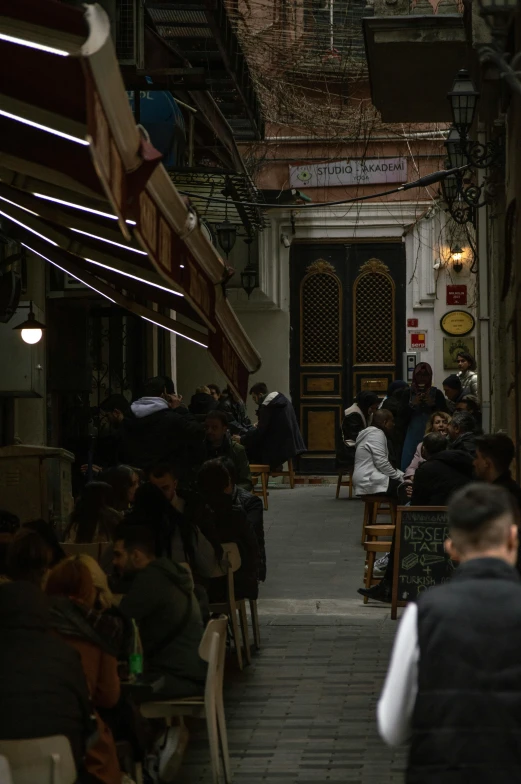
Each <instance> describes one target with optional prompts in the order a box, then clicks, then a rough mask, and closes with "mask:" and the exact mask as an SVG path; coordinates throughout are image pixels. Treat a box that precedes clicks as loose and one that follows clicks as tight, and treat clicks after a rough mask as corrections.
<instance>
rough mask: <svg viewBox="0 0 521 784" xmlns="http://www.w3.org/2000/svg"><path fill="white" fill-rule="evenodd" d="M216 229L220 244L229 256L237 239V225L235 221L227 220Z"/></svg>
mask: <svg viewBox="0 0 521 784" xmlns="http://www.w3.org/2000/svg"><path fill="white" fill-rule="evenodd" d="M216 229H217V239H218V240H219V245H220V246H221V248H222V249H223V251H224V252H225V253H226V255H227V256H228V254H229V253H231V251H232V249H233V246H234V245H235V240H236V239H237V227H236V226H235V225H234V224H233V223H230V221H225V222H224V223H219V224H218V225H217V227H216Z"/></svg>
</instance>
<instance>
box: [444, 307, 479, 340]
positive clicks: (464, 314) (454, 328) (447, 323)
mask: <svg viewBox="0 0 521 784" xmlns="http://www.w3.org/2000/svg"><path fill="white" fill-rule="evenodd" d="M440 324H441V328H442V330H443V331H444V332H445V334H446V335H453V336H459V337H462V336H463V335H468V334H469V332H472V330H473V329H474V327H475V326H476V321H475V319H474V316H473V315H472V313H469V312H468V311H466V310H449V312H448V313H445V315H444V316H443V318H442V319H441V321H440Z"/></svg>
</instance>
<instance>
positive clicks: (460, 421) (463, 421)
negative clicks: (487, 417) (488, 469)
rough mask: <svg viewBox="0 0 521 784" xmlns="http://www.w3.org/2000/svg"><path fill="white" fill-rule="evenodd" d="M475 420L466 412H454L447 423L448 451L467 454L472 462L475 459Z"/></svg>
mask: <svg viewBox="0 0 521 784" xmlns="http://www.w3.org/2000/svg"><path fill="white" fill-rule="evenodd" d="M476 429H477V425H476V420H475V419H474V417H473V416H472V414H469V413H468V411H456V413H455V414H454V416H453V417H452V419H451V421H450V422H449V427H448V434H449V442H450V443H449V447H448V448H449V449H458V450H462V451H463V452H467V454H469V455H470V456H471V458H472V459H473V460H474V458H475V457H476V438H477V433H476Z"/></svg>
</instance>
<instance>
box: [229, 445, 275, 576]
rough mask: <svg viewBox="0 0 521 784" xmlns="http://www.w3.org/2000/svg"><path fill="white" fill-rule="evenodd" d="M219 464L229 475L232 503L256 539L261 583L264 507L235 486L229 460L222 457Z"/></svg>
mask: <svg viewBox="0 0 521 784" xmlns="http://www.w3.org/2000/svg"><path fill="white" fill-rule="evenodd" d="M221 463H222V464H223V466H224V467H225V468H226V470H227V471H228V473H229V474H230V479H231V481H232V503H233V504H234V505H235V506H240V507H241V509H242V510H243V511H244V513H245V515H246V519H247V521H248V523H249V524H250V526H251V529H252V531H253V532H254V534H255V537H256V539H257V545H258V548H259V581H260V582H261V583H263V582H264V581H265V580H266V547H265V538H264V505H263V503H262V500H261V499H260V498H259V496H258V495H254V493H249V492H248V491H247V490H243V489H242V488H241V487H239V486H238V485H237V484H236V476H235V466H234V464H233V462H232V461H231V460H230V459H229V458H227V457H222V458H221Z"/></svg>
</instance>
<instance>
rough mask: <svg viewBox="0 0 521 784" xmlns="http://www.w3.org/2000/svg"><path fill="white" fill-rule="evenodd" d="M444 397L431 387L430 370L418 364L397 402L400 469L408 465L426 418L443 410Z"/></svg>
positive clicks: (445, 406)
mask: <svg viewBox="0 0 521 784" xmlns="http://www.w3.org/2000/svg"><path fill="white" fill-rule="evenodd" d="M446 410H447V405H446V402H445V396H444V394H443V392H442V391H441V390H440V389H437V388H436V387H433V386H432V368H431V366H430V365H429V364H428V363H427V362H420V363H419V364H418V365H416V367H415V368H414V373H413V378H412V384H411V388H410V390H409V391H408V392H407V390H406V391H405V392H404V394H403V395H402V397H401V399H400V412H399V414H398V417H397V418H398V426H399V428H400V429H401V430H402V432H403V433H405V441H404V444H403V451H402V470H403V471H405V469H406V468H408V466H409V465H410V463H411V460H412V459H413V457H414V453H415V451H416V448H417V446H418V444H419V443H420V441H421V440H422V438H423V434H424V433H425V427H426V425H427V422H428V421H429V417H430V416H431V414H433V413H434V412H435V411H446Z"/></svg>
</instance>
